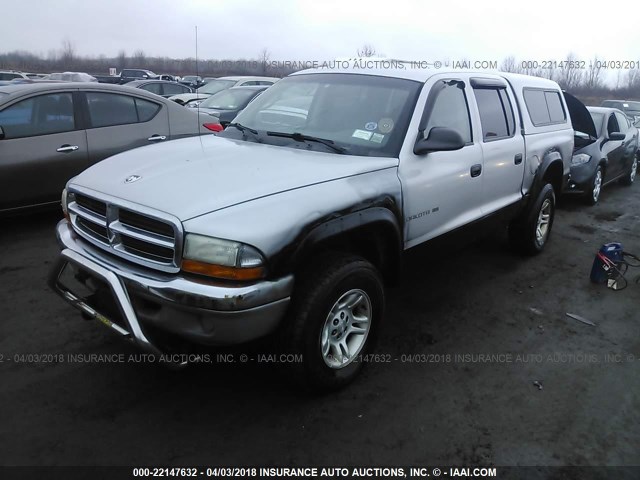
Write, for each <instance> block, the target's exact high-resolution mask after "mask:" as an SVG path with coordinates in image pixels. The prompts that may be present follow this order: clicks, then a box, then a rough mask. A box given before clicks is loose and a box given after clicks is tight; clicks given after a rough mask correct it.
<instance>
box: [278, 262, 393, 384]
mask: <svg viewBox="0 0 640 480" xmlns="http://www.w3.org/2000/svg"><path fill="white" fill-rule="evenodd" d="M383 310H384V290H383V285H382V279H381V277H380V274H379V273H378V271H377V270H376V268H375V267H374V266H373V265H372V264H371V263H369V262H368V261H366V260H365V259H363V258H361V257H358V256H355V255H346V254H341V253H332V254H329V255H324V256H322V257H321V258H320V259H318V260H317V261H316V262H314V264H313V265H311V266H310V268H308V269H307V270H306V272H305V273H303V274H301V275H300V279H299V286H298V287H297V289H296V292H295V293H294V297H293V298H292V305H291V308H290V312H289V316H288V318H287V322H286V325H285V326H284V327H285V328H284V330H283V337H284V338H283V340H284V342H283V344H284V345H283V346H284V349H285V350H286V353H298V354H301V358H302V362H294V363H292V364H290V367H291V368H292V369H293V371H294V376H295V379H296V380H297V382H298V383H300V384H302V386H303V387H305V388H307V389H310V390H315V391H328V390H335V389H338V388H340V387H343V386H345V385H347V384H348V383H350V382H351V381H352V380H353V379H354V378H355V377H356V376H357V375H358V374H359V373H360V370H361V369H362V366H363V362H362V357H363V355H366V353H367V352H369V351H370V350H371V348H372V346H373V343H374V341H375V337H376V332H377V330H378V328H379V325H380V322H381V320H382V316H383Z"/></svg>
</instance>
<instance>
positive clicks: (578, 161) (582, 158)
mask: <svg viewBox="0 0 640 480" xmlns="http://www.w3.org/2000/svg"><path fill="white" fill-rule="evenodd" d="M589 160H591V155H587V154H586V153H579V154H578V155H574V156H573V157H572V158H571V165H583V164H585V163H587V162H588V161H589Z"/></svg>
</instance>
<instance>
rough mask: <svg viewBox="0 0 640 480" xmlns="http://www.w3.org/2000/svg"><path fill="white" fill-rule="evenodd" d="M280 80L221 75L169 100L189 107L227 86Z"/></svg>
mask: <svg viewBox="0 0 640 480" xmlns="http://www.w3.org/2000/svg"><path fill="white" fill-rule="evenodd" d="M278 80H280V79H279V78H277V77H247V76H236V77H220V78H217V79H215V80H211V81H210V82H208V83H206V84H205V85H203V86H201V87H200V88H198V89H197V90H196V91H195V92H194V93H183V94H180V95H174V96H173V97H169V100H173V101H174V102H176V103H179V104H181V105H185V106H188V107H197V106H198V105H199V104H200V102H202V101H203V100H204V99H205V98H208V97H210V96H211V95H213V94H214V93H218V92H221V91H222V90H226V89H227V88H231V87H248V86H256V85H273V84H274V83H276V82H277V81H278Z"/></svg>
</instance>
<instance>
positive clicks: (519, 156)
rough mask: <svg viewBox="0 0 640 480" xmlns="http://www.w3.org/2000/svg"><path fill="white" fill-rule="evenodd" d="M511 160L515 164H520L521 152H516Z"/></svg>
mask: <svg viewBox="0 0 640 480" xmlns="http://www.w3.org/2000/svg"><path fill="white" fill-rule="evenodd" d="M513 162H514V163H515V164H516V165H520V164H521V163H522V154H521V153H518V154H516V156H515V157H513Z"/></svg>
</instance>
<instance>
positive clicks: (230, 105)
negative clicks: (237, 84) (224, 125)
mask: <svg viewBox="0 0 640 480" xmlns="http://www.w3.org/2000/svg"><path fill="white" fill-rule="evenodd" d="M255 94H256V91H255V90H253V89H247V90H244V89H237V90H235V89H230V90H223V91H221V92H218V93H216V94H214V95H211V96H210V97H209V98H207V99H206V100H205V101H204V102H202V103H201V104H200V106H201V107H203V108H217V109H220V110H237V109H238V108H242V107H244V106H245V105H246V104H247V103H248V102H249V100H250V99H251V98H252V97H253V96H254V95H255Z"/></svg>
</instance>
